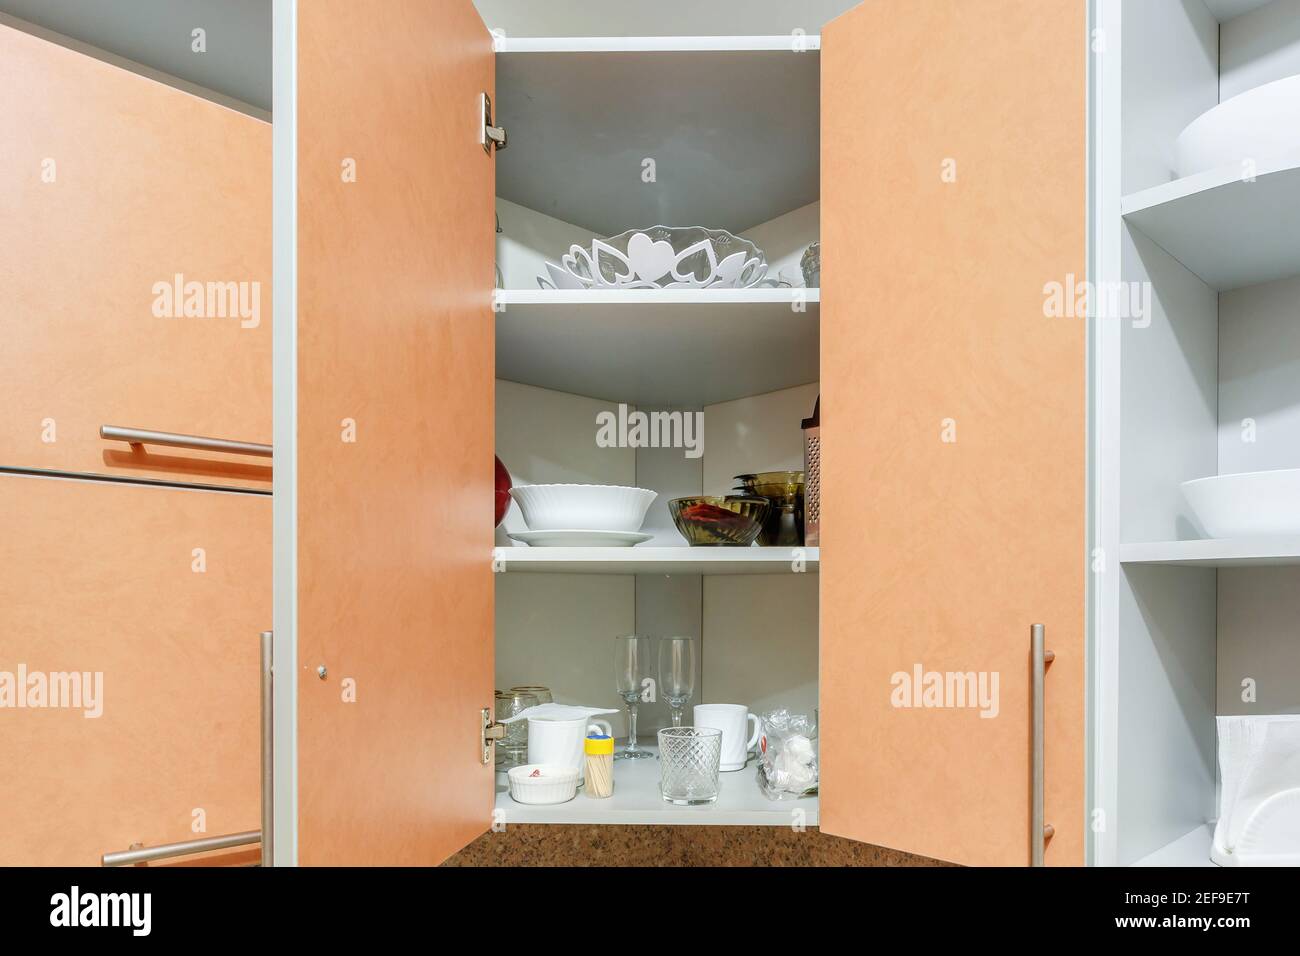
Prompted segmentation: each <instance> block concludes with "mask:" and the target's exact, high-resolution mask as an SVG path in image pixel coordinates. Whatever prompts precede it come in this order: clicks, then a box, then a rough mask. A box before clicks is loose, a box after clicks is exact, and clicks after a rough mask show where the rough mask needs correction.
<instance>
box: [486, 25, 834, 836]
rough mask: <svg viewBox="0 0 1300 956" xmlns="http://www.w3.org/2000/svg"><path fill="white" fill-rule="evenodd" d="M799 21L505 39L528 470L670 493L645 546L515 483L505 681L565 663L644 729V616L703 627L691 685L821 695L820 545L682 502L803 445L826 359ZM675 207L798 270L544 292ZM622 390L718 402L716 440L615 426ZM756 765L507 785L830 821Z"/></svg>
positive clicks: (585, 688)
mask: <svg viewBox="0 0 1300 956" xmlns="http://www.w3.org/2000/svg"><path fill="white" fill-rule="evenodd" d="M792 42H793V41H792V38H791V37H775V38H755V37H739V38H736V37H717V38H707V39H703V40H692V39H689V38H688V39H687V40H683V39H682V38H665V39H656V40H637V39H635V38H632V39H628V38H610V39H609V40H599V39H597V40H587V39H581V38H579V39H576V40H531V41H516V40H507V41H505V43H503V44H499V52H498V57H497V96H496V109H497V114H496V115H497V120H498V121H499V122H500V123H502V124H503V125H505V126H506V128H507V130H508V131H509V136H510V146H509V148H508V149H507V150H506V151H505V152H502V153H499V154H498V155H497V163H498V166H497V176H498V179H497V191H498V198H497V212H498V218H499V220H500V227H501V232H499V233H498V236H497V266H498V269H499V272H500V277H501V286H502V288H501V289H500V290H499V291H498V294H497V305H496V307H497V322H496V333H497V388H496V448H497V455H498V456H499V457H500V458H501V460H502V461H503V462H504V463H505V465H506V466H507V468H508V469H509V470H510V472H511V474H512V478H513V480H514V481H515V482H516V483H518V484H523V483H546V482H577V483H597V484H622V485H638V486H641V487H646V488H651V489H653V490H655V491H656V492H658V495H659V497H658V498H657V500H656V501H655V503H654V504H653V505H652V506H651V509H650V511H649V513H648V514H647V517H646V521H645V524H644V526H643V530H644V531H645V532H647V533H650V534H652V535H654V537H653V539H652V540H650V541H648V542H646V543H645V544H642V545H638V546H637V547H636V548H630V549H623V548H610V549H601V548H526V547H522V546H518V545H516V544H515V542H513V541H512V540H511V539H510V538H509V537H508V534H509V533H510V532H512V531H519V530H524V528H525V525H524V523H523V521H522V518H521V516H520V515H519V512H518V508H517V506H512V508H511V510H510V512H509V513H508V514H507V516H506V519H505V521H504V522H503V524H502V527H501V528H500V529H498V532H497V540H496V544H497V549H498V550H497V556H498V560H497V564H496V566H497V569H498V573H497V574H496V575H495V581H496V638H495V639H496V675H497V686H498V687H502V688H506V687H510V686H513V685H520V684H537V683H540V684H544V685H546V686H548V687H550V688H551V690H552V692H553V694H554V696H555V699H556V700H558V701H561V702H566V703H581V704H589V705H593V706H606V707H610V708H615V709H616V710H617V713H615V714H613V715H610V719H611V722H612V723H613V725H614V730H615V734H616V735H618V736H622V735H624V734H626V731H627V728H626V719H625V709H624V706H623V704H622V701H621V699H620V698H619V697H618V695H617V694H616V693H615V690H614V684H613V643H614V642H613V638H614V637H615V636H617V635H620V634H629V633H644V634H650V635H654V636H668V635H673V634H684V635H688V636H692V637H695V638H696V639H697V641H698V654H699V659H698V660H699V663H698V676H697V683H696V692H695V694H694V696H693V698H692V701H691V704H695V703H701V702H732V703H744V704H747V705H749V707H750V709H751V710H752V711H754V712H761V711H763V710H765V709H770V708H774V707H782V706H783V707H787V708H790V709H791V710H801V711H806V712H808V713H810V714H811V713H812V712H813V711H814V710H815V709H816V708H817V659H818V654H817V619H818V608H817V574H816V573H815V572H816V570H817V564H818V554H817V550H816V549H806V550H804V551H802V552H801V553H795V552H793V551H792V550H791V549H787V548H781V549H777V548H747V549H740V548H695V549H692V548H689V547H687V545H686V542H685V540H684V539H683V538H682V537H681V535H680V534H679V533H678V532H677V531H676V529H675V528H674V527H673V525H672V522H671V519H670V517H669V514H668V510H667V501H668V500H669V499H671V498H674V497H681V496H686V495H695V494H701V493H704V494H725V493H728V492H729V491H730V490H731V488H732V486H733V484H734V482H733V480H732V478H733V476H734V475H737V474H742V473H746V472H752V471H757V470H785V469H796V470H798V469H802V467H803V436H802V431H801V428H800V422H801V419H803V418H806V417H808V416H809V415H810V414H811V413H812V410H813V404H814V402H815V401H816V398H817V393H818V385H817V381H818V377H819V372H818V370H819V359H818V353H819V348H820V341H819V335H818V328H819V326H818V294H817V293H818V290H816V289H811V290H805V289H803V288H802V286H803V280H802V277H801V274H800V270H799V258H800V256H801V255H802V253H803V251H804V249H806V248H807V246H808V244H809V243H810V242H812V241H813V240H815V239H817V238H818V204H817V199H818V191H819V186H818V167H819V145H818V136H819V129H818V127H819V106H818V55H817V52H816V50H817V38H816V37H815V36H814V37H811V38H804V39H803V40H800V41H798V42H799V43H800V44H801V45H802V46H805V47H807V49H801V50H799V51H798V52H796V51H795V50H793V49H791V44H792ZM692 44H695V45H700V44H702V45H703V48H699V49H691V48H690V47H691V46H692ZM656 46H667V47H671V48H672V49H671V50H670V51H668V52H664V51H656V50H655V49H654V47H656ZM610 47H617V48H619V49H610ZM683 47H686V48H685V49H683ZM525 51H526V52H525ZM630 51H636V52H630ZM658 224H663V225H702V226H707V227H711V228H725V229H728V230H730V231H731V232H733V233H735V234H737V235H743V236H745V237H746V238H749V239H751V240H752V241H753V242H755V244H756V245H758V246H759V248H761V249H762V250H763V251H764V253H765V255H766V258H767V261H768V263H769V275H772V276H774V277H776V276H778V275H779V276H780V277H781V278H783V279H786V280H791V284H792V285H793V286H795V288H777V289H772V288H767V289H749V290H737V291H725V290H700V291H682V290H663V291H660V292H654V291H629V290H617V291H611V292H604V293H602V292H595V291H591V292H588V291H579V292H556V291H546V290H541V289H539V287H538V284H537V281H536V279H537V276H538V275H539V274H544V272H545V267H544V262H545V261H546V260H550V261H552V262H556V263H558V262H559V257H560V256H561V255H562V254H563V253H565V252H567V251H568V249H569V246H570V245H573V244H575V243H577V244H587V245H589V244H590V241H591V239H592V238H593V237H595V236H605V235H610V234H612V233H616V232H621V231H623V230H625V229H629V228H633V227H648V226H653V225H658ZM620 405H624V406H626V407H627V409H628V410H629V411H630V410H638V409H639V410H650V409H663V410H672V411H681V412H683V413H687V414H694V413H699V414H700V415H702V421H703V430H702V433H701V434H702V439H703V440H702V443H701V446H700V448H699V449H698V451H699V454H698V455H697V454H694V453H692V454H687V452H686V449H683V448H628V447H600V446H599V445H598V444H597V441H596V436H597V431H598V421H597V415H598V414H599V413H601V412H613V413H614V414H616V415H617V413H618V411H619V406H620ZM541 570H545V571H549V572H550V573H545V574H538V573H527V572H532V571H541ZM690 706H691V705H690V704H688V711H687V716H688V720H687V722H688V723H689V707H690ZM638 722H639V728H638V733H639V736H640V737H641V738H642V742H643V743H645V742H647V741H648V742H649V743H653V742H654V734H655V731H656V729H657V728H659V727H663V726H666V725H667V724H668V722H669V719H668V711H667V707H666V705H665V704H664V703H663V702H662V701H660V702H656V703H654V704H643V705H641V707H640V710H639V721H638ZM637 764H640V765H639V766H638V765H637ZM754 775H755V766H754V763H753V762H752V761H751V762H750V764H749V765H748V766H747V767H746V768H745V769H744V770H742V771H738V772H734V773H727V774H723V775H722V791H721V794H720V797H719V801H718V803H717V804H716V805H715V806H713V807H706V808H682V807H673V806H670V805H668V804H666V803H664V802H663V801H662V799H661V798H660V797H659V795H658V790H657V785H658V761H634V762H622V761H620V762H618V763H616V764H615V797H614V798H613V799H612V800H608V801H598V800H594V799H590V798H588V797H586V796H585V795H583V794H581V793H580V795H579V796H578V797H577V798H576V799H575V800H574V801H571V802H570V803H568V804H562V805H559V806H556V807H528V808H525V807H522V806H521V805H519V804H515V803H514V802H513V801H511V799H510V797H509V796H508V794H507V793H505V792H503V791H504V787H505V783H504V777H503V775H501V774H498V794H497V807H498V808H499V809H500V810H501V811H503V812H504V814H505V819H506V821H507V823H509V822H521V823H522V822H540V823H547V822H555V823H562V822H585V823H595V822H608V823H697V824H698V823H706V824H707V823H713V824H719V825H721V824H755V823H763V824H774V825H790V824H791V823H792V822H802V823H805V824H807V825H815V824H816V822H817V801H816V798H807V799H801V800H799V801H782V802H769V801H767V800H766V799H765V798H764V797H763V796H762V794H761V793H760V791H759V789H758V785H757V783H756V781H755V779H754ZM796 817H797V821H796Z"/></svg>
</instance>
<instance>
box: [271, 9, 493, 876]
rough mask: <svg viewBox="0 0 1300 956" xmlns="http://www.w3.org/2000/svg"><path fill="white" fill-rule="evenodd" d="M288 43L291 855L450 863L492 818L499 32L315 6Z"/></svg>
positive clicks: (472, 18) (468, 17)
mask: <svg viewBox="0 0 1300 956" xmlns="http://www.w3.org/2000/svg"><path fill="white" fill-rule="evenodd" d="M297 51H298V67H297V121H298V132H297V151H298V159H297V170H298V177H299V181H298V199H297V210H298V245H297V268H298V277H297V294H298V315H297V327H298V342H297V369H298V372H297V374H298V385H297V399H296V401H297V405H296V407H297V422H298V424H297V475H298V478H297V486H296V491H297V511H296V513H297V550H296V560H297V579H298V581H299V591H298V598H297V600H298V604H297V607H298V625H297V627H298V630H297V648H298V660H299V665H300V671H299V679H298V695H299V697H298V787H299V795H298V862H299V863H301V864H304V865H320V864H363V865H364V864H393V865H397V864H410V865H420V864H436V863H439V862H441V861H442V860H443V859H445V858H446V857H447V856H450V855H451V854H452V853H454V852H456V851H457V850H458V849H460V848H461V847H462V846H463V845H465V844H466V843H467V842H469V841H470V840H472V839H473V838H474V837H476V836H477V835H479V834H480V833H483V832H484V831H485V830H487V829H488V827H489V826H490V825H491V822H492V802H493V770H492V767H490V766H487V765H485V764H484V763H483V762H482V760H481V757H480V747H479V743H478V741H479V739H480V736H481V726H480V721H481V716H480V711H481V709H482V708H484V707H492V705H493V698H492V685H493V679H492V675H493V671H492V668H493V631H492V613H493V608H492V601H493V597H492V541H493V537H492V520H491V517H490V516H491V514H492V503H493V502H492V499H493V466H492V450H493V431H494V429H493V362H494V337H493V332H494V322H493V312H492V304H491V301H492V300H491V294H492V285H493V252H494V250H493V244H494V238H495V236H494V220H493V205H494V192H495V174H494V172H493V166H494V162H495V160H494V158H493V157H492V156H489V155H488V154H486V153H485V152H484V150H483V148H482V146H480V145H479V132H480V126H481V123H480V119H481V116H482V113H481V112H477V111H478V109H479V107H478V103H479V96H480V95H481V94H482V93H484V92H487V93H489V94H490V93H492V92H493V85H492V84H493V78H494V72H493V70H494V55H493V51H492V40H491V36H490V35H489V33H488V31H487V28H486V27H485V26H484V25H483V23H482V21H481V20H480V19H479V17H478V14H477V13H476V12H475V10H474V7H473V5H472V4H471V3H470V0H442V2H438V3H430V2H428V0H394V2H391V3H385V4H383V13H382V15H377V14H376V12H375V9H374V5H373V4H359V3H355V2H353V0H311V2H303V3H300V4H298V12H297ZM353 174H355V177H354V175H353ZM354 178H355V181H353V180H354ZM320 665H324V666H325V667H326V673H327V676H326V678H325V679H324V680H322V679H320V678H319V677H318V676H317V668H318V666H320Z"/></svg>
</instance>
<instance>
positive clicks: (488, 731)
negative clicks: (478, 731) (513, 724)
mask: <svg viewBox="0 0 1300 956" xmlns="http://www.w3.org/2000/svg"><path fill="white" fill-rule="evenodd" d="M505 735H506V725H505V724H498V723H497V722H496V721H495V720H493V719H492V711H491V710H489V709H488V708H487V707H484V708H483V736H482V738H481V741H482V744H483V762H484V763H485V764H487V763H491V762H492V746H493V744H494V743H495V742H496V741H498V740H500V739H501V738H502V737H504V736H505Z"/></svg>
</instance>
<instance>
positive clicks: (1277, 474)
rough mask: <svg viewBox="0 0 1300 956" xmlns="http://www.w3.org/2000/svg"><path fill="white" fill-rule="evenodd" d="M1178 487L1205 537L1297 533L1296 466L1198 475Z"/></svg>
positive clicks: (1299, 474)
mask: <svg viewBox="0 0 1300 956" xmlns="http://www.w3.org/2000/svg"><path fill="white" fill-rule="evenodd" d="M1182 490H1183V497H1184V498H1186V499H1187V504H1188V505H1189V506H1190V507H1191V510H1192V514H1193V516H1194V517H1195V518H1196V521H1197V523H1198V524H1199V525H1200V526H1201V529H1202V530H1203V531H1204V532H1205V534H1206V535H1207V536H1208V537H1211V538H1245V537H1256V536H1263V535H1279V534H1300V468H1284V469H1280V470H1278V471H1251V472H1245V473H1243V474H1239V475H1216V476H1213V477H1210V478H1198V479H1196V480H1195V481H1184V482H1183V484H1182Z"/></svg>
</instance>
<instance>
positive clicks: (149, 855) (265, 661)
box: [100, 631, 275, 866]
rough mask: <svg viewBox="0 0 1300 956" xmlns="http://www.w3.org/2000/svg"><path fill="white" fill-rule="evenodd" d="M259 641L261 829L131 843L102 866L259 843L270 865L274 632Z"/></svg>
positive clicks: (107, 856) (106, 858)
mask: <svg viewBox="0 0 1300 956" xmlns="http://www.w3.org/2000/svg"><path fill="white" fill-rule="evenodd" d="M261 642H262V829H260V830H245V831H244V832H243V833H227V834H225V835H223V836H214V837H204V838H203V839H201V840H185V841H184V842H181V843H164V844H163V845H162V846H151V847H142V846H139V845H135V846H132V847H131V849H129V850H119V851H118V852H116V853H105V854H104V855H103V856H101V857H100V863H101V864H102V865H103V866H130V865H132V864H134V863H148V862H149V861H151V860H166V859H170V858H172V857H177V856H189V855H190V854H191V853H204V852H208V851H212V850H228V849H230V848H231V847H236V846H249V845H251V844H253V843H261V844H262V866H272V865H273V864H272V862H271V861H272V853H273V851H274V839H273V834H274V830H273V824H274V814H275V800H274V791H273V790H272V789H271V785H272V781H273V779H274V778H273V776H272V773H273V770H274V765H275V762H274V760H273V759H272V758H273V757H274V749H273V748H274V746H275V718H274V710H273V704H274V702H275V691H274V687H275V685H274V683H273V678H274V676H275V669H274V667H273V662H274V660H275V634H274V633H273V632H271V631H263V632H262V634H261Z"/></svg>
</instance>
